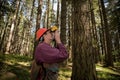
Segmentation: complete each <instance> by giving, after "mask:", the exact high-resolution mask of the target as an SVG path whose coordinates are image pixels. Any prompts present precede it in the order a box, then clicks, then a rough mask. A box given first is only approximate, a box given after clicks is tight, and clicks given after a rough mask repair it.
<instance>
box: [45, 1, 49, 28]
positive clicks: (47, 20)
mask: <svg viewBox="0 0 120 80" xmlns="http://www.w3.org/2000/svg"><path fill="white" fill-rule="evenodd" d="M49 5H50V0H48V2H47V13H46V27H47V28H48V27H49Z"/></svg>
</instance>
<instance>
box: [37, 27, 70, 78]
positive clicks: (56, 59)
mask: <svg viewBox="0 0 120 80" xmlns="http://www.w3.org/2000/svg"><path fill="white" fill-rule="evenodd" d="M41 38H43V42H41V43H39V44H38V46H37V47H36V50H35V61H36V63H37V64H38V65H42V66H43V68H44V69H43V71H44V73H43V72H42V71H41V70H40V71H39V74H38V78H37V80H57V76H58V63H60V62H62V61H64V60H65V59H67V58H68V54H67V51H66V49H65V47H64V45H63V44H62V42H61V39H60V34H59V31H58V30H56V31H54V32H53V31H51V29H46V28H41V29H39V30H38V31H37V33H36V39H37V40H40V39H41ZM53 40H55V41H56V44H57V47H56V48H55V47H52V45H51V42H52V41H53Z"/></svg>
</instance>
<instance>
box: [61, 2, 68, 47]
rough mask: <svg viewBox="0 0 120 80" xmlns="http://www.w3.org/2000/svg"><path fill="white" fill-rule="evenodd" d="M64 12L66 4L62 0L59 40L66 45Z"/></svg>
mask: <svg viewBox="0 0 120 80" xmlns="http://www.w3.org/2000/svg"><path fill="white" fill-rule="evenodd" d="M66 12H67V6H66V0H62V2H61V28H60V31H61V34H60V36H61V40H62V43H63V44H65V45H66V15H67V14H66Z"/></svg>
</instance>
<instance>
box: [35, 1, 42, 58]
mask: <svg viewBox="0 0 120 80" xmlns="http://www.w3.org/2000/svg"><path fill="white" fill-rule="evenodd" d="M41 7H42V0H38V9H37V18H36V31H35V38H34V50H33V59H34V52H35V49H36V46H37V45H38V42H39V41H36V32H37V30H38V29H39V28H40V20H41V14H42V9H41Z"/></svg>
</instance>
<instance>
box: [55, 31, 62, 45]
mask: <svg viewBox="0 0 120 80" xmlns="http://www.w3.org/2000/svg"><path fill="white" fill-rule="evenodd" d="M55 40H56V43H61V39H60V33H59V31H58V30H56V31H55Z"/></svg>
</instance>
